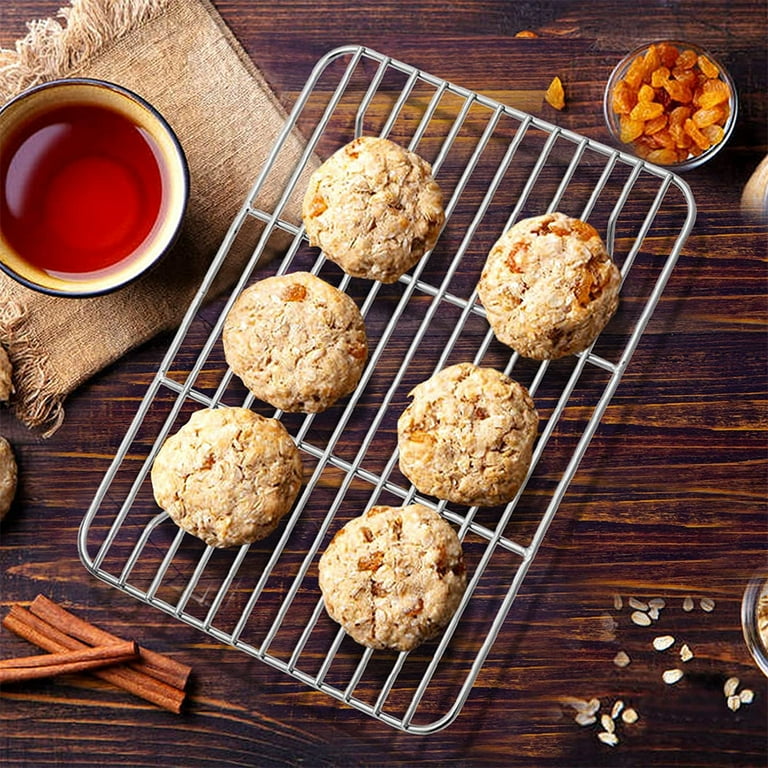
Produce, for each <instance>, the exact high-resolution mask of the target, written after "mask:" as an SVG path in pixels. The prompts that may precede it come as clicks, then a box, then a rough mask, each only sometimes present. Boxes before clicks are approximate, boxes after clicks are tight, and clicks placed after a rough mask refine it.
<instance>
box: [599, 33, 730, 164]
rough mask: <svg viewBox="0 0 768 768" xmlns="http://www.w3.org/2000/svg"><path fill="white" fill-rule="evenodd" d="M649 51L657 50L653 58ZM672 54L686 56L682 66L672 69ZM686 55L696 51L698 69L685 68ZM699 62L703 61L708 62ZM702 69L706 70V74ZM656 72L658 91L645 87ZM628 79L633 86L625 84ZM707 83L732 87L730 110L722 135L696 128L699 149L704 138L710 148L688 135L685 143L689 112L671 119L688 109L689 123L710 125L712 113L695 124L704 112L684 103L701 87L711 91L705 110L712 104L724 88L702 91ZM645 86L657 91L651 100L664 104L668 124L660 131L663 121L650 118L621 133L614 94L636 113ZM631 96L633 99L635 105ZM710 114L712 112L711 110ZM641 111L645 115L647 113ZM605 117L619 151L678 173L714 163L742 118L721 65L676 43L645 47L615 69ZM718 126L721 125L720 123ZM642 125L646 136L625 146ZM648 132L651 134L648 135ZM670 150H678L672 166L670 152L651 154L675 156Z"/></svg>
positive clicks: (674, 65) (724, 118) (691, 47)
mask: <svg viewBox="0 0 768 768" xmlns="http://www.w3.org/2000/svg"><path fill="white" fill-rule="evenodd" d="M651 49H655V52H654V51H653V50H651ZM673 49H676V50H677V53H678V55H682V54H684V53H685V59H683V60H680V63H677V62H675V63H673V59H672V56H673V54H672V51H673ZM688 51H692V52H693V54H695V61H696V63H695V64H693V65H692V66H691V67H686V66H684V65H685V64H688V63H689V62H690V61H692V60H693V58H692V54H688V53H687V52H688ZM699 57H705V58H706V62H704V60H703V59H700V58H699ZM657 58H658V60H659V64H658V66H654V64H655V61H656V59H657ZM702 63H703V66H704V68H702ZM711 65H713V66H714V67H715V68H716V70H717V72H714V70H713V69H712V66H711ZM644 67H645V68H644ZM660 67H664V68H666V70H667V71H668V72H669V76H668V77H666V78H665V74H666V73H665V71H664V70H663V69H659V68H660ZM686 68H687V69H689V70H690V71H691V72H692V73H693V74H694V75H695V76H696V83H695V84H694V83H693V82H691V81H690V80H686V78H690V75H685V74H684V72H685V70H686ZM655 70H659V71H658V73H657V79H656V80H655V82H656V87H654V85H653V83H652V82H647V80H648V79H649V73H650V72H653V71H655ZM628 75H629V80H627V76H628ZM704 80H711V81H713V83H714V81H721V82H722V83H725V85H726V86H727V87H728V98H727V109H725V110H723V112H725V113H726V114H725V115H723V114H721V115H720V118H721V119H722V125H721V127H720V129H718V130H716V129H714V128H710V127H709V126H703V127H699V126H698V125H696V126H695V127H696V128H698V130H699V133H700V134H701V135H698V136H697V138H698V139H699V140H700V141H701V143H702V144H704V143H705V141H704V140H703V139H701V136H702V135H703V136H705V138H706V139H707V140H708V141H709V142H710V145H709V146H708V147H707V148H705V149H699V148H698V146H697V145H696V143H695V142H694V139H693V138H692V137H691V136H690V134H688V136H689V138H688V139H686V138H685V135H684V134H685V133H686V132H685V129H684V125H685V123H684V122H683V120H684V119H685V112H684V111H681V112H678V113H677V114H676V115H675V117H674V118H673V117H672V115H671V113H672V111H673V110H674V109H676V108H677V107H680V106H688V107H689V110H690V114H689V115H688V116H687V117H688V119H690V120H693V121H694V123H696V121H698V120H699V119H700V118H701V122H707V120H708V119H712V114H713V113H712V112H710V113H701V114H700V115H699V116H698V117H697V118H696V119H695V120H694V117H693V115H694V114H695V112H697V111H698V110H699V109H700V108H701V107H699V106H698V105H696V104H694V103H693V102H690V101H686V100H685V99H686V98H687V96H688V93H690V95H691V97H693V95H694V94H695V93H696V91H697V89H699V90H700V89H701V88H702V87H705V88H707V89H710V88H711V89H712V90H711V91H710V92H709V93H708V94H707V95H706V97H705V104H706V103H708V102H709V101H710V100H712V99H713V98H714V91H716V90H722V86H720V85H711V86H702V83H703V81H704ZM622 83H623V84H622ZM643 83H645V85H647V86H648V88H649V89H652V90H653V99H652V100H653V101H655V102H656V103H659V104H662V106H663V111H662V113H661V115H665V116H666V118H667V123H666V125H664V126H662V118H661V115H659V116H658V117H655V118H649V119H648V120H647V121H643V120H637V119H635V120H632V123H631V124H630V123H627V124H626V125H625V127H624V131H622V115H620V114H619V113H617V112H616V111H615V110H614V94H617V93H618V100H619V101H620V102H621V103H622V105H623V108H624V109H627V108H629V105H630V104H631V105H632V106H633V107H634V106H635V105H636V101H637V93H638V91H639V88H640V87H641V85H642V84H643ZM665 86H666V87H665ZM684 86H687V87H688V92H686V90H685V88H684ZM670 91H671V93H670ZM632 94H634V99H633V95H632ZM650 95H651V92H650V91H649V90H648V89H646V90H645V92H644V96H646V97H647V96H650ZM675 97H677V98H675ZM725 103H726V102H723V105H725ZM706 108H707V109H712V107H706ZM640 111H641V112H642V111H643V110H640ZM646 111H647V112H648V113H651V114H653V113H654V112H655V111H658V107H653V108H651V109H648V110H646ZM603 112H604V115H605V122H606V125H607V126H608V130H609V131H610V132H611V136H612V137H613V139H614V141H615V143H616V145H617V146H619V147H620V148H621V149H623V150H624V151H625V152H629V153H631V154H634V155H636V156H637V157H642V158H644V159H647V160H648V161H649V162H653V163H655V164H657V165H663V166H665V167H669V168H670V169H671V170H674V171H685V170H689V169H691V168H696V167H698V166H700V165H702V164H703V163H706V162H707V160H709V159H710V158H712V157H714V156H715V155H716V154H717V153H718V152H719V151H720V150H721V149H722V148H723V146H725V143H726V141H728V138H729V137H730V135H731V133H732V132H733V127H734V125H735V124H736V116H737V114H738V94H737V92H736V86H735V84H734V82H733V78H732V77H731V75H730V74H729V73H728V70H726V68H725V67H724V66H723V65H722V64H721V63H720V61H718V59H717V58H716V57H714V56H713V55H712V54H710V53H709V52H707V51H705V50H704V49H703V48H701V47H700V46H697V45H694V44H693V43H686V42H682V41H678V40H657V41H654V42H652V43H646V44H645V45H642V46H640V47H639V48H636V49H635V50H633V51H631V52H630V53H629V54H627V55H626V56H625V57H624V58H623V59H622V60H621V61H620V62H619V63H618V64H617V65H616V67H615V68H614V70H613V72H612V73H611V76H610V77H609V78H608V83H607V84H606V87H605V94H604V96H603ZM627 117H630V116H625V120H626V118H627ZM638 117H639V115H638ZM653 120H656V121H657V122H656V123H654V124H652V121H653ZM717 122H718V123H719V122H720V120H718V121H717ZM638 123H641V124H642V125H643V130H644V133H642V134H640V135H639V136H637V137H636V138H634V139H632V140H629V141H625V140H624V139H629V138H630V137H632V136H633V134H634V133H636V131H637V130H638ZM673 123H674V124H673ZM648 131H653V132H652V133H647V132H648ZM702 132H703V133H702ZM622 133H623V135H622ZM707 134H708V135H707ZM715 139H716V140H715ZM686 141H690V142H692V144H693V147H692V149H690V150H687V148H685V147H683V146H682V144H684V143H685V142H686ZM670 145H674V147H675V150H674V160H673V159H672V155H673V152H672V151H669V152H664V153H662V152H658V151H657V152H654V151H653V150H654V149H656V150H661V149H665V148H666V149H670V150H671V146H670Z"/></svg>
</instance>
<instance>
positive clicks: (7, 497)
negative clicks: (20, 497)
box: [0, 437, 18, 520]
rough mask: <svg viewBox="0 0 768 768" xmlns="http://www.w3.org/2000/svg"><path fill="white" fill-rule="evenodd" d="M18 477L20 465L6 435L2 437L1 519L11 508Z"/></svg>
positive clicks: (0, 475) (0, 473)
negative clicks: (18, 465) (17, 463)
mask: <svg viewBox="0 0 768 768" xmlns="http://www.w3.org/2000/svg"><path fill="white" fill-rule="evenodd" d="M17 479H18V467H17V466H16V458H15V457H14V455H13V450H12V449H11V444H10V443H9V442H8V441H7V440H6V439H5V438H4V437H0V520H2V519H3V518H4V517H5V516H6V515H7V514H8V510H9V509H10V508H11V504H12V503H13V497H14V496H15V495H16V481H17Z"/></svg>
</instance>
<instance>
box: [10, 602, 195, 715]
mask: <svg viewBox="0 0 768 768" xmlns="http://www.w3.org/2000/svg"><path fill="white" fill-rule="evenodd" d="M2 624H3V626H4V627H5V628H6V629H8V630H9V631H11V632H13V633H15V634H17V635H18V636H19V637H23V638H24V639H25V640H28V641H29V642H31V643H33V644H34V645H37V646H38V647H39V648H43V649H44V650H46V651H50V652H51V653H60V652H62V651H67V650H70V651H71V650H78V649H84V648H87V647H88V646H87V645H86V644H85V643H82V642H80V641H79V640H76V639H75V638H73V637H70V636H69V635H67V634H66V633H65V632H62V631H61V630H59V629H57V628H56V627H54V626H52V625H50V624H49V623H48V622H47V621H44V620H43V619H41V618H39V617H37V616H35V615H33V614H32V613H31V612H30V611H28V610H27V609H26V608H23V607H22V606H20V605H13V606H11V609H10V611H9V612H8V613H7V614H6V616H5V618H4V619H3V622H2ZM92 674H93V675H95V676H96V677H98V678H100V679H102V680H106V681H107V682H110V683H112V684H113V685H116V686H118V687H120V688H122V689H123V690H125V691H128V692H129V693H132V694H134V695H135V696H138V697H140V698H142V699H144V700H145V701H149V702H151V703H152V704H156V705H158V706H159V707H163V708H164V709H167V710H169V711H171V712H175V713H179V712H181V707H182V704H183V703H184V698H185V693H184V691H183V690H182V689H180V688H175V687H174V686H172V685H168V683H165V682H163V681H162V680H158V679H157V678H154V677H152V676H150V675H147V674H145V673H143V672H141V671H139V670H136V669H131V667H130V666H127V665H120V666H114V667H104V668H101V669H95V670H93V672H92Z"/></svg>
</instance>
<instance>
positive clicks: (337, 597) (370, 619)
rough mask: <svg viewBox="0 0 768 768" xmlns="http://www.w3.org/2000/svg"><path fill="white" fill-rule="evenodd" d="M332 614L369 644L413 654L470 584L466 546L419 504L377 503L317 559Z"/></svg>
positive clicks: (450, 612) (434, 632)
mask: <svg viewBox="0 0 768 768" xmlns="http://www.w3.org/2000/svg"><path fill="white" fill-rule="evenodd" d="M319 580H320V590H321V591H322V594H323V600H324V602H325V608H326V610H327V611H328V615H329V616H330V617H331V618H332V619H333V620H334V621H337V622H338V623H339V624H341V626H342V627H344V629H345V630H346V632H347V634H349V635H350V636H351V637H352V638H353V639H354V640H356V641H357V642H358V643H360V644H361V645H365V646H368V647H370V648H391V649H394V650H397V651H410V650H412V649H413V648H415V647H416V646H417V645H419V644H420V643H422V642H423V641H424V640H428V639H430V638H433V637H435V636H436V635H438V634H439V633H440V632H441V631H442V630H443V629H444V628H445V626H446V625H447V624H448V622H449V621H450V619H451V617H452V616H453V614H454V613H455V612H456V608H457V607H458V605H459V602H460V600H461V596H462V595H463V594H464V590H465V588H466V584H467V577H466V570H465V567H464V558H463V554H462V548H461V543H460V542H459V538H458V536H457V535H456V532H455V531H454V530H453V528H452V527H451V526H450V524H449V523H447V522H446V521H445V520H444V519H443V518H442V517H440V515H438V514H437V512H435V511H433V510H431V509H428V508H427V507H424V506H422V505H420V504H412V505H410V506H407V507H384V506H379V507H372V508H371V509H370V510H368V512H366V513H365V514H364V515H361V516H360V517H357V518H355V519H354V520H350V521H349V522H348V523H347V524H346V525H345V526H344V527H343V528H341V529H340V530H339V531H338V532H337V533H336V535H335V536H334V537H333V540H332V541H331V543H330V544H329V545H328V548H327V549H326V551H325V552H324V553H323V555H322V557H321V558H320V563H319Z"/></svg>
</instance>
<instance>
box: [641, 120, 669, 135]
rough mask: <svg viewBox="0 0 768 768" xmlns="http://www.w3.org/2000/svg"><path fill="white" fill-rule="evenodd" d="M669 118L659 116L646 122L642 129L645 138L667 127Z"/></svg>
mask: <svg viewBox="0 0 768 768" xmlns="http://www.w3.org/2000/svg"><path fill="white" fill-rule="evenodd" d="M668 120H669V118H668V117H667V116H666V115H659V116H658V117H654V118H653V120H648V121H646V123H645V126H644V127H643V131H644V132H645V134H646V136H653V134H654V133H658V132H659V131H661V130H663V129H664V128H666V127H667V121H668Z"/></svg>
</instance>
